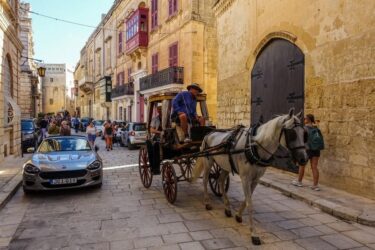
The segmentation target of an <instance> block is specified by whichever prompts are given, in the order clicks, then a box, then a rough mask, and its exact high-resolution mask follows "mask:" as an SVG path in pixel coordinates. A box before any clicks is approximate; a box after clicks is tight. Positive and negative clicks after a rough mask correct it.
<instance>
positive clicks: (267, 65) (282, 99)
mask: <svg viewBox="0 0 375 250" xmlns="http://www.w3.org/2000/svg"><path fill="white" fill-rule="evenodd" d="M304 85H305V56H304V54H303V52H302V51H301V50H300V49H299V48H298V47H297V46H296V45H295V44H293V43H291V42H289V41H287V40H284V39H273V40H271V41H270V42H269V43H267V44H266V45H265V46H264V48H263V49H262V50H261V51H260V53H259V54H258V56H257V59H256V62H255V64H254V67H253V69H252V71H251V124H256V123H258V122H267V121H269V120H271V119H272V118H273V117H274V116H275V115H279V114H285V113H287V112H288V111H289V109H290V108H295V110H296V112H299V111H301V110H302V111H303V108H304V96H305V94H304ZM283 153H284V154H285V152H283V149H281V148H280V149H279V151H278V152H277V153H276V154H278V155H281V154H283ZM273 165H274V166H276V167H278V168H281V169H285V170H290V171H293V172H296V171H297V170H298V168H297V166H295V164H294V163H292V162H291V161H290V160H285V159H276V160H275V162H274V163H273Z"/></svg>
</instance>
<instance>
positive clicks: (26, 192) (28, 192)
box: [22, 186, 34, 195]
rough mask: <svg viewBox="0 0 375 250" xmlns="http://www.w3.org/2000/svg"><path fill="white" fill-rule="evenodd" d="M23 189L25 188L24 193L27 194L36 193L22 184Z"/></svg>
mask: <svg viewBox="0 0 375 250" xmlns="http://www.w3.org/2000/svg"><path fill="white" fill-rule="evenodd" d="M22 189H23V193H24V194H25V195H31V194H33V193H34V191H32V190H29V189H27V188H25V186H22Z"/></svg>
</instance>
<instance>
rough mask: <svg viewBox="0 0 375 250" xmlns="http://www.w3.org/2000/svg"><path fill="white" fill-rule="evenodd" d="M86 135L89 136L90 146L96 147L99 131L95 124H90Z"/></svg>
mask: <svg viewBox="0 0 375 250" xmlns="http://www.w3.org/2000/svg"><path fill="white" fill-rule="evenodd" d="M86 134H87V139H88V140H89V143H90V145H91V146H92V147H94V145H95V139H96V134H97V131H96V128H95V126H94V123H93V122H90V124H89V125H88V126H87V128H86Z"/></svg>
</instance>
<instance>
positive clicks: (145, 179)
mask: <svg viewBox="0 0 375 250" xmlns="http://www.w3.org/2000/svg"><path fill="white" fill-rule="evenodd" d="M139 175H140V176H141V181H142V184H143V186H144V187H145V188H149V187H150V186H151V183H152V171H151V165H150V162H149V160H148V152H147V147H141V149H140V150H139Z"/></svg>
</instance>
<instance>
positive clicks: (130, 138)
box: [121, 122, 147, 149]
mask: <svg viewBox="0 0 375 250" xmlns="http://www.w3.org/2000/svg"><path fill="white" fill-rule="evenodd" d="M146 139H147V128H146V123H140V122H130V123H128V124H127V125H126V126H125V128H124V129H123V130H122V133H121V143H122V144H123V145H125V146H126V147H128V148H129V149H134V148H135V147H136V146H139V145H143V144H145V143H146Z"/></svg>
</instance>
